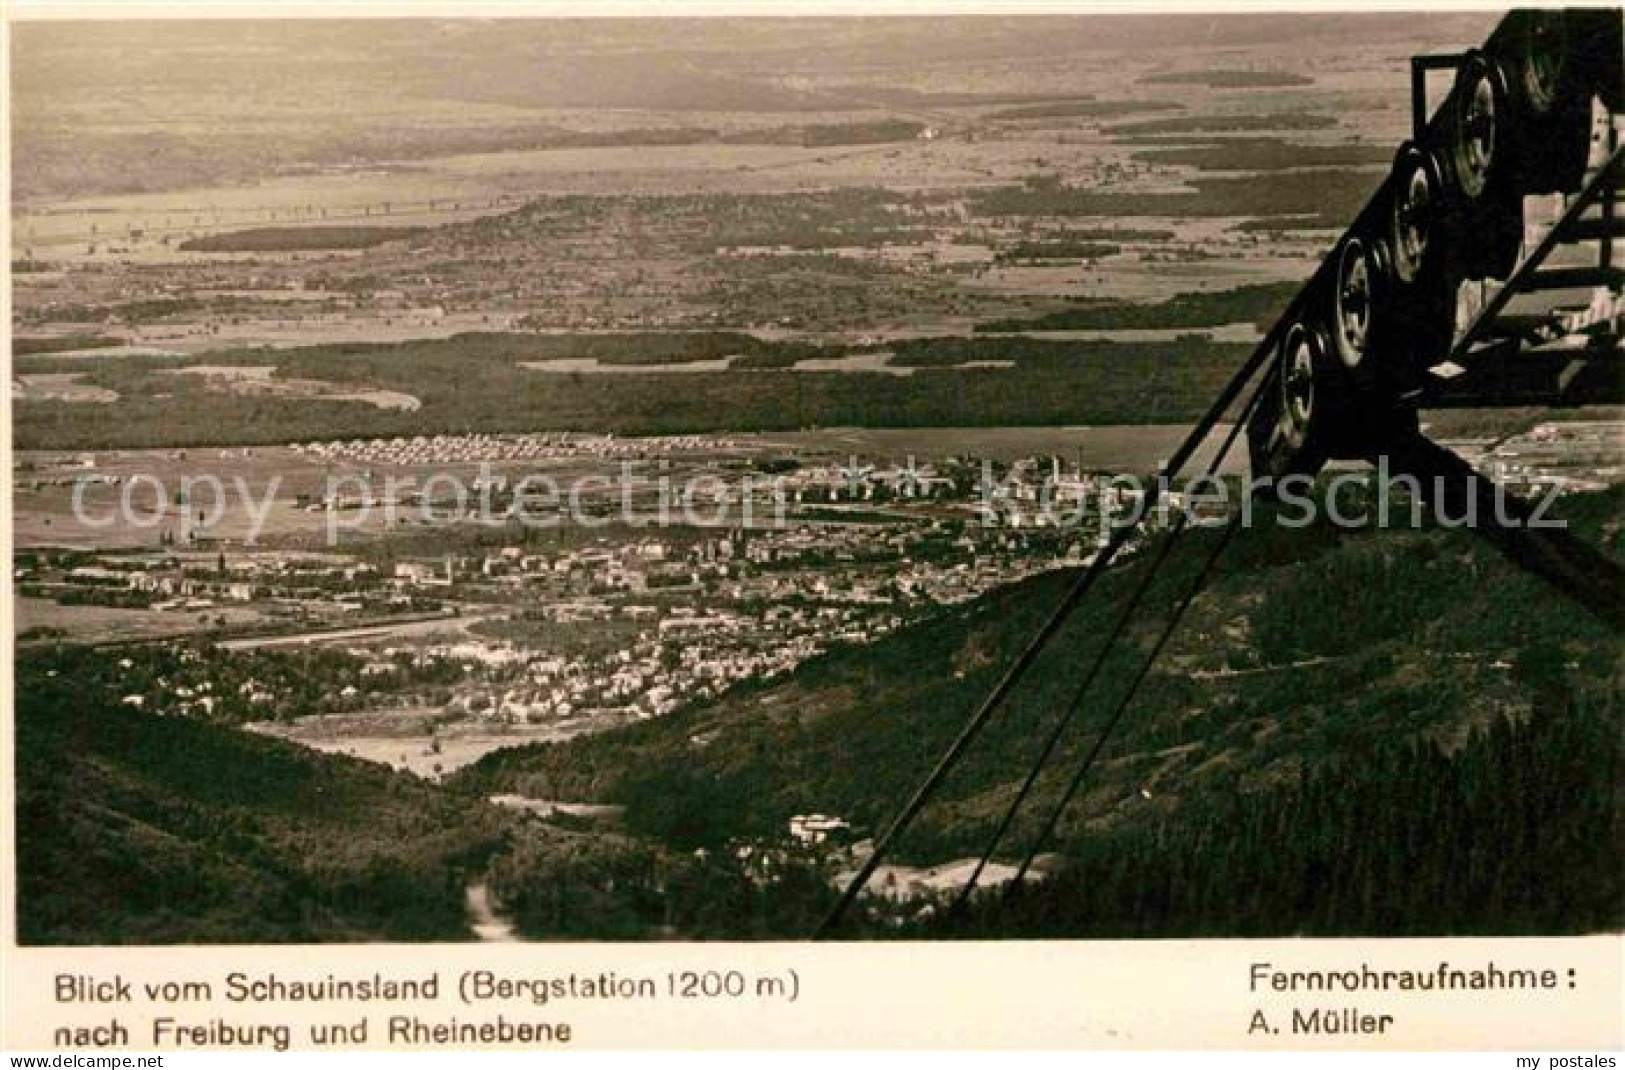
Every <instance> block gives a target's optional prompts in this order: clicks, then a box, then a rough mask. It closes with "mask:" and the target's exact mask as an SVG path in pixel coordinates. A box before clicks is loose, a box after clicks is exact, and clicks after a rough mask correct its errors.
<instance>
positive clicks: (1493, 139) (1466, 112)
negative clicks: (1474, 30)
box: [1446, 52, 1506, 201]
mask: <svg viewBox="0 0 1625 1070" xmlns="http://www.w3.org/2000/svg"><path fill="white" fill-rule="evenodd" d="M1505 99H1506V94H1505V92H1504V91H1503V90H1502V88H1501V74H1500V71H1499V70H1498V69H1497V68H1496V67H1494V66H1493V65H1492V64H1491V63H1490V62H1489V61H1488V60H1486V59H1485V58H1484V56H1483V53H1480V52H1469V53H1468V54H1467V57H1466V58H1465V59H1464V60H1463V61H1462V65H1461V67H1460V68H1459V69H1458V70H1457V71H1456V85H1455V89H1454V90H1452V92H1451V94H1450V100H1451V106H1450V122H1449V124H1448V132H1447V135H1446V136H1447V137H1448V139H1449V144H1448V151H1447V157H1446V158H1447V159H1448V160H1449V161H1450V179H1451V186H1452V191H1453V193H1454V194H1455V196H1457V197H1459V198H1460V199H1462V200H1463V201H1476V200H1477V199H1478V198H1479V197H1481V196H1483V195H1484V191H1485V190H1486V189H1488V188H1489V184H1490V180H1491V174H1492V172H1493V171H1494V170H1495V169H1496V168H1497V167H1498V166H1499V165H1500V160H1499V144H1498V141H1499V138H1500V134H1501V130H1500V124H1501V121H1502V120H1501V119H1500V118H1498V117H1499V116H1500V115H1501V114H1502V113H1503V111H1504V105H1503V102H1504V101H1505Z"/></svg>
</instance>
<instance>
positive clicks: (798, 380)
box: [8, 7, 1625, 946]
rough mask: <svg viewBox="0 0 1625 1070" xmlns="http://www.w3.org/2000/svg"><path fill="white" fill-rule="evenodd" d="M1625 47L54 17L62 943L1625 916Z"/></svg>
mask: <svg viewBox="0 0 1625 1070" xmlns="http://www.w3.org/2000/svg"><path fill="white" fill-rule="evenodd" d="M1620 23H1621V13H1620V11H1619V10H1617V9H1611V8H1606V7H1603V8H1588V9H1585V10H1583V11H1582V10H1572V11H1571V10H1565V9H1559V8H1544V9H1541V10H1539V11H1511V12H1507V11H1478V12H1451V13H1435V14H1428V13H1418V12H1406V13H1352V12H1350V13H1331V12H1324V13H1317V14H1309V13H1295V14H1290V15H1274V14H1261V13H1260V14H1222V15H1221V14H1181V15H1174V14H1168V15H1132V16H1131V15H1105V14H1088V15H1067V16H1059V15H1058V16H1033V15H1027V16H964V15H962V16H953V17H934V18H927V17H918V18H903V17H873V18H870V17H824V18H808V17H782V18H731V17H730V18H686V19H685V18H623V19H612V18H578V19H567V18H471V17H461V18H428V17H424V18H376V19H337V18H334V19H329V18H312V19H294V18H283V19H244V18H238V19H220V20H214V21H209V20H188V19H149V20H126V21H86V20H79V19H74V20H66V19H64V20H34V21H17V22H14V23H13V24H12V26H11V54H10V70H11V85H10V87H9V92H10V144H11V154H10V157H9V162H8V166H9V168H10V183H11V185H10V189H11V217H10V234H11V249H10V254H9V257H10V259H9V273H8V278H9V285H10V293H11V317H10V338H11V348H10V384H9V389H10V399H11V402H10V420H11V436H12V439H11V441H12V447H13V448H12V451H11V453H10V456H9V464H10V475H11V485H12V496H11V502H10V509H11V532H12V539H11V541H12V551H11V552H12V570H13V573H12V582H11V586H10V595H9V599H10V600H9V610H10V619H11V620H12V622H13V644H14V645H13V652H12V656H13V661H14V665H15V706H14V710H13V713H12V716H13V722H12V724H13V731H12V739H13V745H14V749H13V768H14V770H15V785H14V788H15V790H14V792H13V797H14V801H15V809H14V813H13V815H12V816H13V820H14V825H13V827H14V829H15V843H16V851H15V856H16V865H17V871H16V874H15V881H14V882H12V883H11V886H12V887H13V888H14V889H15V896H16V918H17V933H16V939H17V941H18V943H19V944H22V945H43V946H59V945H173V944H200V945H212V944H272V943H278V944H280V943H367V942H400V943H442V942H476V941H492V942H514V941H718V940H730V941H732V940H753V941H767V940H808V939H812V938H827V939H843V940H965V939H975V940H999V939H1033V938H1055V939H1080V938H1082V939H1120V938H1176V937H1178V938H1189V937H1275V936H1457V935H1493V936H1523V935H1535V934H1539V935H1567V934H1581V933H1596V932H1611V931H1618V930H1620V929H1621V928H1622V926H1625V790H1622V785H1625V732H1622V727H1625V725H1622V709H1621V686H1622V684H1625V676H1622V669H1625V645H1622V635H1625V600H1622V597H1621V596H1622V595H1625V582H1622V576H1625V573H1622V571H1621V562H1625V375H1622V369H1625V365H1622V364H1621V360H1620V358H1621V356H1622V353H1621V337H1622V329H1625V298H1622V293H1625V248H1621V249H1616V248H1615V246H1616V243H1617V240H1618V239H1622V238H1625V217H1616V215H1615V193H1616V186H1617V185H1618V184H1619V182H1620V181H1621V179H1622V178H1625V151H1622V150H1621V149H1620V134H1621V133H1622V132H1625V76H1622V73H1621V67H1622V64H1625V58H1622V53H1625V49H1622V48H1621V44H1620V42H1621V29H1620ZM1418 57H1425V61H1424V60H1423V59H1419V58H1418ZM1390 477H1396V479H1397V482H1391V481H1390ZM1407 481H1408V482H1407ZM1396 487H1397V489H1396ZM1356 513H1358V514H1360V515H1359V518H1357V519H1351V516H1353V514H1356ZM1469 514H1470V515H1469Z"/></svg>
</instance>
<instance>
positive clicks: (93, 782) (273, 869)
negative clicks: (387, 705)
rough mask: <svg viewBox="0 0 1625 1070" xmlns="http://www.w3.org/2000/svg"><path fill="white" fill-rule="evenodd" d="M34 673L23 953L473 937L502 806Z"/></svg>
mask: <svg viewBox="0 0 1625 1070" xmlns="http://www.w3.org/2000/svg"><path fill="white" fill-rule="evenodd" d="M99 656H101V655H98V654H96V653H94V652H90V651H66V652H63V653H61V654H60V655H54V656H51V657H48V658H47V657H29V658H24V659H22V660H21V661H20V663H19V666H18V686H17V696H18V697H17V714H16V726H17V736H16V758H17V762H16V766H17V771H18V772H17V800H16V807H17V809H16V816H17V859H18V900H17V901H18V934H19V939H20V941H21V942H22V943H25V944H131V943H157V944H163V943H242V942H255V943H270V942H303V941H347V940H457V939H463V938H465V937H466V935H467V932H468V928H467V921H466V918H465V916H464V910H463V897H464V892H463V889H464V882H465V880H466V879H467V877H468V875H470V874H473V873H478V872H480V871H481V870H482V869H483V868H484V866H485V864H486V860H487V859H488V858H489V856H490V855H491V854H492V852H493V851H494V850H495V849H496V848H497V847H498V846H499V844H500V842H501V838H502V828H503V824H504V822H503V821H502V819H501V818H500V816H499V815H497V814H496V813H495V812H494V811H493V810H491V809H490V808H488V807H486V806H484V805H483V804H481V803H479V802H477V801H472V800H469V799H467V798H464V797H460V796H455V795H451V794H448V793H446V792H443V791H441V790H439V789H437V788H435V787H434V786H433V785H430V784H426V783H424V782H422V781H419V780H417V779H416V778H414V777H411V776H408V775H406V774H403V773H395V772H392V771H390V770H388V769H385V768H383V767H381V766H377V765H372V764H369V763H366V762H360V761H357V760H355V759H351V758H344V757H338V756H330V755H320V754H316V753H313V752H311V751H308V750H306V749H304V748H302V747H299V746H296V745H294V744H290V743H285V742H282V741H278V740H272V739H267V738H263V737H259V736H254V735H250V734H248V733H245V732H242V731H240V730H236V729H230V728H224V727H219V726H215V725H209V724H203V723H200V722H196V721H192V720H186V719H179V718H163V717H155V716H153V715H151V714H149V713H143V712H140V711H136V710H132V709H129V708H127V707H122V706H120V705H119V704H118V703H117V699H116V698H115V697H114V696H113V695H112V694H111V693H109V692H107V691H105V690H104V689H101V688H97V687H85V686H82V685H81V682H80V681H79V680H78V679H77V678H76V673H75V667H74V662H75V658H76V657H84V658H96V657H99Z"/></svg>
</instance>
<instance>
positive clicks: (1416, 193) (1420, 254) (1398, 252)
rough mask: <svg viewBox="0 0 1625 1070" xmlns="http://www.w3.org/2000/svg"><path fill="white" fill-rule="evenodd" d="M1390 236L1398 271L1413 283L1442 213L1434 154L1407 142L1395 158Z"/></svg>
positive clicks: (1397, 276) (1405, 280) (1402, 277)
mask: <svg viewBox="0 0 1625 1070" xmlns="http://www.w3.org/2000/svg"><path fill="white" fill-rule="evenodd" d="M1390 184H1391V187H1392V189H1393V201H1392V204H1391V206H1390V209H1389V223H1388V228H1389V229H1388V240H1389V244H1390V247H1391V248H1392V250H1393V254H1394V275H1395V277H1396V278H1398V279H1399V281H1400V282H1405V283H1413V282H1415V281H1416V280H1417V279H1418V278H1420V277H1421V275H1422V269H1423V267H1424V262H1425V260H1426V257H1427V252H1428V243H1429V242H1430V241H1431V240H1432V238H1433V224H1434V222H1435V221H1436V219H1437V217H1438V213H1439V185H1440V183H1439V174H1438V165H1437V164H1435V163H1434V160H1433V157H1431V156H1430V155H1428V154H1427V153H1426V152H1424V151H1423V150H1422V149H1421V148H1419V147H1417V146H1416V145H1415V144H1412V143H1410V142H1406V143H1405V145H1403V146H1402V147H1401V148H1400V150H1399V155H1398V156H1397V157H1396V158H1395V160H1394V176H1393V178H1392V180H1391V183H1390Z"/></svg>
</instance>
